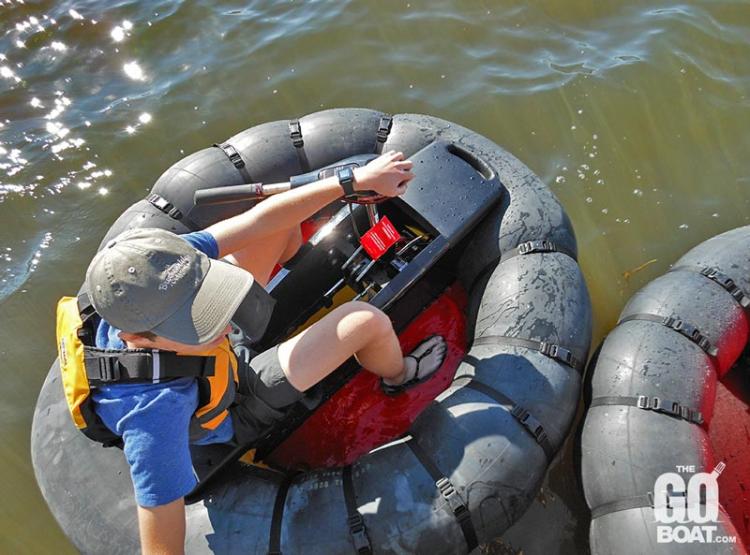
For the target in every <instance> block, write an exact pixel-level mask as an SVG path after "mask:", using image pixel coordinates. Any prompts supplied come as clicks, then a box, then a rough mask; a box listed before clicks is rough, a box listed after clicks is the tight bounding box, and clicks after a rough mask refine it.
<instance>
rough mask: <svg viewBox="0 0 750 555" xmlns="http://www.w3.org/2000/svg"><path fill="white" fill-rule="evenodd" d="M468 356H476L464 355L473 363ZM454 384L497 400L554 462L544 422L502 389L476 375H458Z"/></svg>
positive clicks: (548, 459) (465, 358)
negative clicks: (481, 380) (484, 381)
mask: <svg viewBox="0 0 750 555" xmlns="http://www.w3.org/2000/svg"><path fill="white" fill-rule="evenodd" d="M467 358H474V357H464V361H466V362H469V363H471V361H469V360H467ZM453 385H455V386H458V387H468V388H470V389H473V390H475V391H479V392H480V393H482V394H483V395H486V396H487V397H489V398H490V399H494V400H495V401H497V403H498V404H499V405H500V406H501V407H503V408H504V409H505V410H507V411H508V412H509V413H510V415H511V416H512V417H513V418H515V419H516V420H517V421H518V423H519V424H520V425H521V426H522V427H523V429H524V430H526V431H527V432H528V433H529V435H531V437H532V438H533V439H534V441H536V442H537V443H538V444H539V446H540V447H541V448H542V451H544V455H545V456H546V457H547V463H550V462H552V459H553V458H554V457H555V448H554V447H553V446H552V443H551V442H550V440H549V436H548V435H547V432H546V431H545V429H544V426H542V423H541V422H540V421H539V420H538V419H537V418H536V417H535V416H534V415H533V414H531V413H530V412H529V411H528V410H526V409H525V408H524V407H522V406H521V405H519V404H518V403H516V402H515V401H514V400H513V399H511V398H510V397H508V396H507V395H505V393H503V392H502V391H498V390H497V389H495V388H494V387H492V386H489V385H487V384H486V383H483V382H480V381H479V380H477V379H476V378H475V377H474V376H470V375H466V376H456V378H455V379H454V380H453Z"/></svg>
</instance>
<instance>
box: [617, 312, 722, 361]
mask: <svg viewBox="0 0 750 555" xmlns="http://www.w3.org/2000/svg"><path fill="white" fill-rule="evenodd" d="M633 320H645V321H647V322H656V323H657V324H661V325H663V326H666V327H668V328H669V329H671V330H673V331H676V332H677V333H679V334H681V335H683V336H685V337H687V338H688V339H689V340H690V341H692V342H693V343H695V344H696V345H698V347H700V348H701V349H702V350H703V351H704V352H705V353H706V354H707V355H708V356H710V357H716V355H718V354H719V349H717V348H716V347H714V346H713V345H712V344H711V342H710V341H709V340H708V338H707V337H706V336H705V335H703V334H702V333H701V332H700V330H699V329H698V328H696V327H695V326H693V325H692V324H690V323H688V322H685V321H684V320H681V319H679V318H675V317H674V316H659V315H658V314H648V313H645V312H639V313H637V314H631V315H630V316H626V317H625V318H623V319H622V320H620V321H619V322H618V323H617V325H620V324H624V323H625V322H630V321H633Z"/></svg>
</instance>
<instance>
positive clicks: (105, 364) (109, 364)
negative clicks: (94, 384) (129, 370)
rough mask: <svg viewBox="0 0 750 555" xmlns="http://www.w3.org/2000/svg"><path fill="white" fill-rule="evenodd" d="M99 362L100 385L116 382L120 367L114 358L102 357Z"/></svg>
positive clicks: (118, 377)
mask: <svg viewBox="0 0 750 555" xmlns="http://www.w3.org/2000/svg"><path fill="white" fill-rule="evenodd" d="M97 360H98V361H99V381H100V382H102V383H110V382H116V381H118V380H119V379H120V365H119V363H118V362H117V359H116V358H115V357H109V356H103V357H99V358H98V359H97Z"/></svg>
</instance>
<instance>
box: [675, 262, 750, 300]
mask: <svg viewBox="0 0 750 555" xmlns="http://www.w3.org/2000/svg"><path fill="white" fill-rule="evenodd" d="M677 270H685V271H689V272H697V273H698V274H700V275H702V276H703V277H705V278H708V279H710V280H711V281H713V282H714V283H718V284H719V285H720V286H721V287H723V288H724V289H725V290H726V291H728V292H729V294H730V295H732V298H733V299H734V300H735V301H737V303H738V304H739V305H740V306H741V307H742V308H748V307H750V297H749V296H748V295H747V294H746V293H745V291H743V289H742V288H741V287H740V286H739V285H737V283H735V281H734V280H733V279H732V278H730V277H729V276H728V275H726V274H725V273H723V272H721V271H720V270H719V269H718V268H715V267H713V266H676V267H674V268H672V270H671V271H673V272H674V271H677Z"/></svg>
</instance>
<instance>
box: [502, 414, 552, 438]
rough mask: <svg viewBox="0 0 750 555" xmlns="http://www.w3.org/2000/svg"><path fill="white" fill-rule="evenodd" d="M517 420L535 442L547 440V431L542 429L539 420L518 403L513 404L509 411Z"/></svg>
mask: <svg viewBox="0 0 750 555" xmlns="http://www.w3.org/2000/svg"><path fill="white" fill-rule="evenodd" d="M510 414H511V415H513V416H514V417H515V418H516V419H517V420H518V422H519V423H520V424H521V425H522V426H523V427H524V428H526V429H527V430H528V431H529V432H531V435H532V436H534V439H535V440H536V442H537V443H542V442H544V441H546V440H547V432H546V431H544V426H542V423H541V422H539V420H537V419H536V417H534V416H533V415H532V414H531V413H530V412H529V411H528V410H526V409H525V408H523V407H521V406H520V405H514V406H513V408H512V409H511V411H510Z"/></svg>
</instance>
